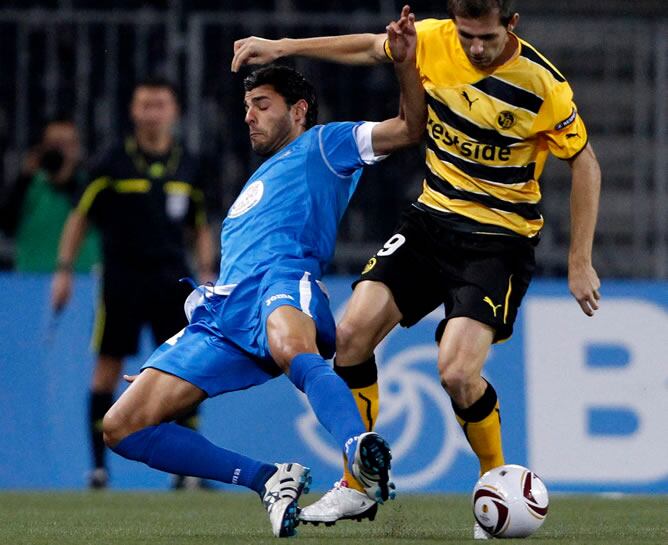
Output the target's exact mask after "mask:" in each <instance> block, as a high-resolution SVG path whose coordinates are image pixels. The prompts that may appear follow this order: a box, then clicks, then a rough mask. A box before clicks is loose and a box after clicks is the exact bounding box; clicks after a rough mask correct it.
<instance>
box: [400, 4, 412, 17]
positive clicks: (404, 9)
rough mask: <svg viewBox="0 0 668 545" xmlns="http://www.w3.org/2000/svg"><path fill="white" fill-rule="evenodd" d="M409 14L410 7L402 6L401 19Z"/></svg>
mask: <svg viewBox="0 0 668 545" xmlns="http://www.w3.org/2000/svg"><path fill="white" fill-rule="evenodd" d="M410 12H411V7H410V6H409V5H408V4H406V5H404V7H403V8H401V16H402V17H408V14H409V13H410Z"/></svg>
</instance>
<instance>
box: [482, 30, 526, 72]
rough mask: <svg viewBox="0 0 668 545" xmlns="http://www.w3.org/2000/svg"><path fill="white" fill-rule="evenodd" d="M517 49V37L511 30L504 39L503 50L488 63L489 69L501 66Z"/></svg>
mask: <svg viewBox="0 0 668 545" xmlns="http://www.w3.org/2000/svg"><path fill="white" fill-rule="evenodd" d="M518 49H519V40H518V39H517V36H515V35H514V34H513V33H512V32H509V33H508V40H507V41H506V45H505V47H504V48H503V51H502V52H501V54H500V55H499V56H498V57H497V58H496V60H495V61H494V62H493V63H492V64H491V65H490V67H489V68H490V69H492V70H493V69H495V68H498V67H499V66H502V65H504V64H506V63H507V62H508V61H509V60H510V59H512V58H513V57H514V56H515V53H517V51H518Z"/></svg>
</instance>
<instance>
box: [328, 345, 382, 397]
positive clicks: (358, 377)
mask: <svg viewBox="0 0 668 545" xmlns="http://www.w3.org/2000/svg"><path fill="white" fill-rule="evenodd" d="M334 372H335V373H336V374H337V375H339V376H340V377H341V378H342V379H343V381H344V382H345V383H346V384H347V385H348V388H350V389H351V390H352V389H353V388H366V387H367V386H371V385H372V384H375V383H376V382H378V367H377V366H376V356H375V355H374V354H371V357H370V358H369V359H368V360H365V361H363V362H361V363H358V364H357V365H350V366H346V367H343V366H340V365H337V364H336V358H334Z"/></svg>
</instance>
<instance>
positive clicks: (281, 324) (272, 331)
mask: <svg viewBox="0 0 668 545" xmlns="http://www.w3.org/2000/svg"><path fill="white" fill-rule="evenodd" d="M266 328H267V342H268V344H269V351H270V353H271V356H272V358H273V359H274V361H275V362H276V364H277V365H278V366H279V367H280V368H281V369H282V370H283V372H286V373H287V372H288V370H289V368H290V363H291V362H292V359H293V358H294V357H295V356H297V355H298V354H313V353H317V352H318V347H317V344H316V329H315V322H314V321H313V318H311V317H310V316H308V315H307V314H305V313H304V312H302V311H301V310H298V309H297V308H295V307H293V306H290V305H282V306H279V307H278V308H276V309H274V311H273V312H272V313H271V314H269V316H268V317H267V324H266Z"/></svg>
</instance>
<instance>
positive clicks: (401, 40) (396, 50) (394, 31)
mask: <svg viewBox="0 0 668 545" xmlns="http://www.w3.org/2000/svg"><path fill="white" fill-rule="evenodd" d="M386 30H387V38H388V43H389V46H390V51H391V53H392V58H393V59H394V62H397V63H402V62H405V61H415V50H416V47H417V31H416V30H415V14H414V13H411V8H410V6H408V5H406V6H404V7H403V9H402V10H401V15H400V17H399V20H397V21H392V22H390V24H389V25H387V27H386Z"/></svg>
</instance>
